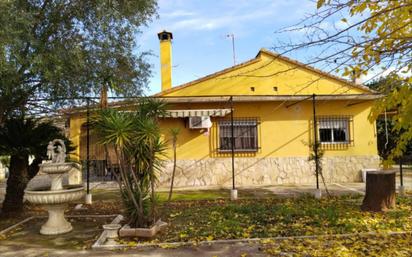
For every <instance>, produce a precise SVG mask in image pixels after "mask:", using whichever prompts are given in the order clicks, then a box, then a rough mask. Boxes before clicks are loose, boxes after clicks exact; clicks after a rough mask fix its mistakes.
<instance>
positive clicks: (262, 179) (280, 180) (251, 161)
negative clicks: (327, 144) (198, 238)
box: [159, 156, 379, 187]
mask: <svg viewBox="0 0 412 257" xmlns="http://www.w3.org/2000/svg"><path fill="white" fill-rule="evenodd" d="M322 162H323V173H324V175H325V180H326V181H327V182H329V183H330V182H339V183H342V182H360V181H361V169H363V168H377V167H378V166H379V156H333V157H326V156H325V157H323V160H322ZM172 168H173V162H172V161H168V162H166V164H165V168H164V172H162V174H161V175H160V176H159V177H160V181H159V182H160V186H168V185H170V179H171V173H172ZM235 171H236V185H238V186H257V185H276V184H311V183H315V175H314V174H315V169H314V165H313V162H309V161H308V158H307V157H277V158H236V159H235ZM231 183H232V163H231V159H230V158H208V159H203V160H178V161H177V168H176V176H175V182H174V185H175V186H176V187H199V186H230V185H231Z"/></svg>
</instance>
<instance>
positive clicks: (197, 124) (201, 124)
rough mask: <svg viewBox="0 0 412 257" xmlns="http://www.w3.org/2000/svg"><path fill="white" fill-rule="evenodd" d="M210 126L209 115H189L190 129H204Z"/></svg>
mask: <svg viewBox="0 0 412 257" xmlns="http://www.w3.org/2000/svg"><path fill="white" fill-rule="evenodd" d="M210 127H212V121H211V120H210V117H209V116H193V117H189V128H190V129H204V128H210Z"/></svg>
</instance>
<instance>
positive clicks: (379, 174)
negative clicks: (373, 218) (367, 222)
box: [361, 170, 396, 212]
mask: <svg viewBox="0 0 412 257" xmlns="http://www.w3.org/2000/svg"><path fill="white" fill-rule="evenodd" d="M395 175H396V171H395V170H376V171H368V172H367V174H366V193H365V198H363V202H362V206H361V210H362V211H371V212H381V211H387V210H388V209H392V208H395V190H396V184H395Z"/></svg>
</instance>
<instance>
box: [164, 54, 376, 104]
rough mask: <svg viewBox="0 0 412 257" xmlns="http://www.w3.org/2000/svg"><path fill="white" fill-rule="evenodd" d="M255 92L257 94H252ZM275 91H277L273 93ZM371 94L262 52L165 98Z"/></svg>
mask: <svg viewBox="0 0 412 257" xmlns="http://www.w3.org/2000/svg"><path fill="white" fill-rule="evenodd" d="M251 87H254V88H255V91H252V90H251ZM273 87H277V91H274V89H273ZM313 93H316V94H362V93H370V92H366V91H365V90H364V89H360V88H357V87H353V86H351V84H349V83H345V82H342V81H339V80H336V79H332V78H330V77H327V76H324V75H323V76H322V75H321V74H320V73H317V72H314V71H311V70H309V69H305V68H303V67H299V66H297V65H296V64H294V63H291V62H287V61H284V60H282V59H276V58H275V57H274V56H272V55H270V54H267V53H265V52H261V54H260V55H259V58H258V60H256V61H252V62H251V63H250V64H248V65H244V66H241V67H239V68H236V69H231V70H230V71H228V72H225V73H223V74H220V75H218V76H213V77H211V78H209V79H205V80H200V81H199V82H193V84H192V85H190V86H187V87H183V88H181V89H179V90H175V91H173V90H172V91H171V92H165V93H164V94H163V95H164V96H212V95H214V96H218V95H310V94H313Z"/></svg>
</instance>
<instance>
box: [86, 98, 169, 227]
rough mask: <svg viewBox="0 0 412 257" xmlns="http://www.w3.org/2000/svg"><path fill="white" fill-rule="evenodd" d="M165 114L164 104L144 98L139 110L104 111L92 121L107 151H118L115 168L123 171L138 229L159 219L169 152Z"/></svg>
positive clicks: (122, 180)
mask: <svg viewBox="0 0 412 257" xmlns="http://www.w3.org/2000/svg"><path fill="white" fill-rule="evenodd" d="M164 111H165V104H164V103H163V102H159V101H157V100H154V99H142V100H141V101H139V103H138V105H137V109H136V110H135V111H127V112H126V111H121V110H114V109H104V110H102V111H101V112H100V113H98V114H97V115H96V117H94V118H93V121H92V128H93V129H94V131H96V134H97V136H98V137H99V139H100V142H101V143H102V144H103V145H105V147H106V151H107V150H108V149H110V148H111V149H113V150H114V152H115V155H116V159H117V162H116V164H111V165H117V166H118V168H119V174H118V175H117V180H118V183H119V187H120V191H121V194H122V199H123V203H124V205H125V207H126V211H127V213H128V215H129V219H130V224H132V225H135V226H138V227H147V226H150V225H151V224H153V223H154V222H155V221H156V218H157V214H156V194H155V184H156V182H157V173H158V172H159V171H160V168H161V166H162V163H161V155H162V154H163V153H164V151H165V144H164V142H163V141H162V140H161V133H160V128H159V124H158V117H159V116H160V115H162V114H163V113H164ZM109 165H110V163H109Z"/></svg>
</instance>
